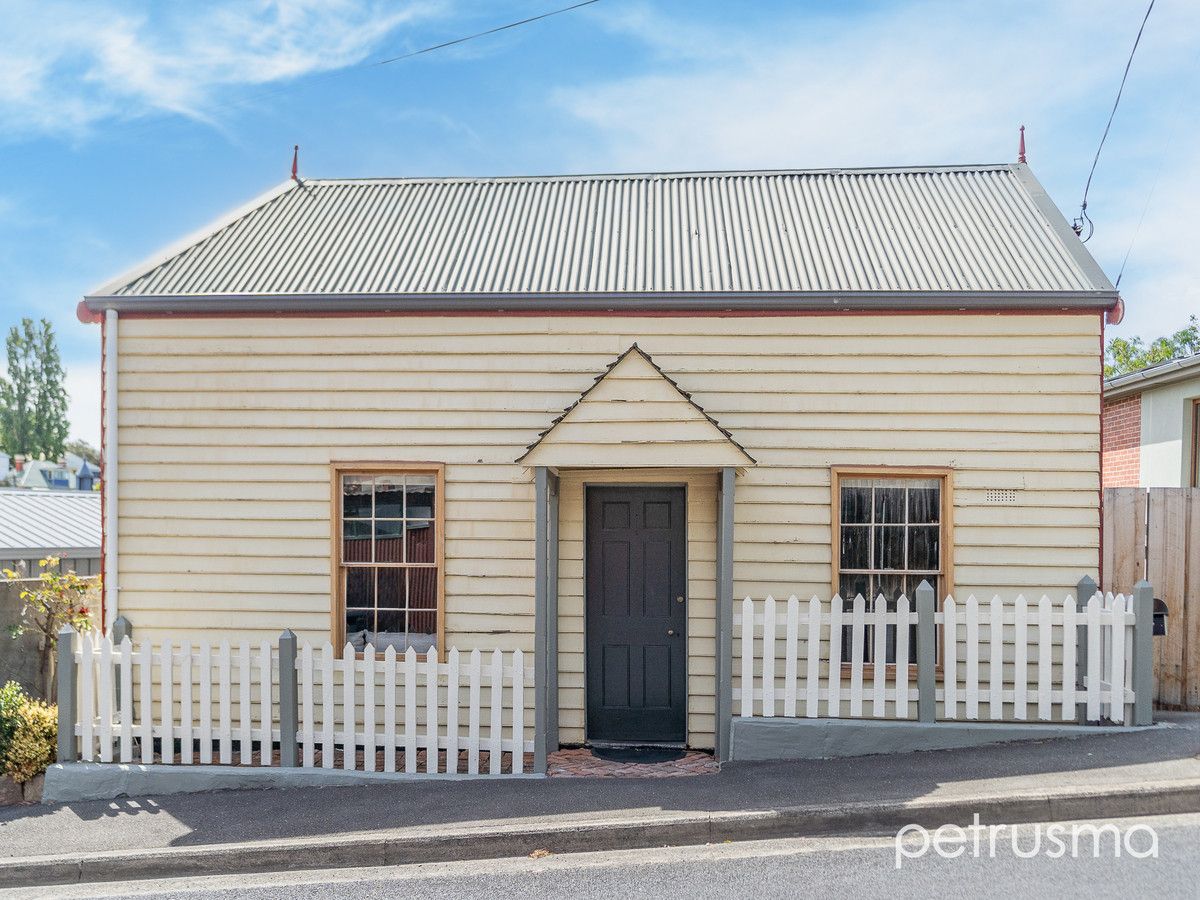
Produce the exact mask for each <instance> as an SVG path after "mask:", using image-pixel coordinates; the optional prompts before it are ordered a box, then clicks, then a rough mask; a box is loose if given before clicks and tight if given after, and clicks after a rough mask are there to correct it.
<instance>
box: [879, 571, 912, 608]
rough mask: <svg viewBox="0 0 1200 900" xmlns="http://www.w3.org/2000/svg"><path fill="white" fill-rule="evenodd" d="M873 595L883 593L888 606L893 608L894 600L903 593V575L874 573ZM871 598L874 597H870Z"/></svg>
mask: <svg viewBox="0 0 1200 900" xmlns="http://www.w3.org/2000/svg"><path fill="white" fill-rule="evenodd" d="M874 587H875V596H876V597H878V596H879V595H880V594H883V599H885V600H887V601H888V608H889V609H895V601H896V600H897V599H898V598H899V597H900V595H901V594H902V593H904V576H903V575H876V576H875V585H874ZM871 599H874V597H872V598H871Z"/></svg>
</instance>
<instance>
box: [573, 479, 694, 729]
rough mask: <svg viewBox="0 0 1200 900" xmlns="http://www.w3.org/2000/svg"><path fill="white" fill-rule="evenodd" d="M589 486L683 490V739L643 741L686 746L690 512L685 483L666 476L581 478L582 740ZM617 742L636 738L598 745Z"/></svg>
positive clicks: (586, 661) (689, 694)
mask: <svg viewBox="0 0 1200 900" xmlns="http://www.w3.org/2000/svg"><path fill="white" fill-rule="evenodd" d="M592 488H626V489H636V488H678V489H680V490H682V491H683V584H684V592H683V740H682V741H649V742H645V743H646V745H648V746H656V747H673V746H679V747H686V746H687V742H688V737H689V735H690V734H691V728H690V726H689V724H688V716H689V714H690V708H689V707H690V704H691V699H692V692H691V689H690V688H691V682H690V679H691V647H690V643H691V631H690V629H689V627H688V623H689V621H690V620H691V613H692V591H691V578H690V573H689V570H690V568H691V547H690V543H691V541H690V539H689V537H688V528H689V527H690V526H691V514H690V507H689V500H690V498H689V495H688V483H687V482H686V481H677V480H674V479H672V480H668V481H620V480H615V481H585V482H583V504H582V506H583V553H582V554H581V556H582V559H583V571H582V573H581V576H580V577H581V580H582V582H583V583H582V585H581V587H582V591H581V593H582V595H583V740H584V742H585V743H586V744H589V745H590V744H592V743H593V741H592V736H591V734H589V733H588V717H587V685H588V667H589V666H590V665H591V660H589V659H588V649H587V648H588V640H587V628H588V616H587V600H588V598H587V573H588V519H587V508H588V494H589V493H590V492H591V490H592ZM613 743H617V744H620V745H623V746H631V745H637V744H638V743H639V742H637V741H616V742H613V741H604V740H603V739H602V740H600V741H599V744H600V745H601V746H603V745H605V744H613Z"/></svg>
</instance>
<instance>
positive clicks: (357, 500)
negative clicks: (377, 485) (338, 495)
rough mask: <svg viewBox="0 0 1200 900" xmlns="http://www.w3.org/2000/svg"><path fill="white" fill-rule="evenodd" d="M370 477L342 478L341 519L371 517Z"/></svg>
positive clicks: (348, 476)
mask: <svg viewBox="0 0 1200 900" xmlns="http://www.w3.org/2000/svg"><path fill="white" fill-rule="evenodd" d="M371 481H372V479H371V476H370V475H343V476H342V517H343V518H345V519H364V518H370V517H371Z"/></svg>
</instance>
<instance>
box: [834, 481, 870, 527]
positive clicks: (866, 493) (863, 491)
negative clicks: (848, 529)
mask: <svg viewBox="0 0 1200 900" xmlns="http://www.w3.org/2000/svg"><path fill="white" fill-rule="evenodd" d="M841 506H842V521H843V522H870V521H871V489H870V488H869V487H865V486H858V485H854V484H849V485H847V484H843V485H842V502H841Z"/></svg>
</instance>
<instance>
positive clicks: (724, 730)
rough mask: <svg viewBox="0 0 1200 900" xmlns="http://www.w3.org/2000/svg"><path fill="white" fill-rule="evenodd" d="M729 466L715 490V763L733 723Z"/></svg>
mask: <svg viewBox="0 0 1200 900" xmlns="http://www.w3.org/2000/svg"><path fill="white" fill-rule="evenodd" d="M735 474H736V473H735V471H734V469H733V468H732V467H726V468H724V469H722V470H721V482H720V486H719V488H718V491H717V628H716V632H717V654H716V661H717V672H716V674H717V698H716V710H717V730H716V747H715V748H714V750H715V752H716V756H717V761H718V762H726V761H728V759H729V751H730V746H729V733H730V729H731V728H732V725H733V501H734V493H733V492H734V476H735Z"/></svg>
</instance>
